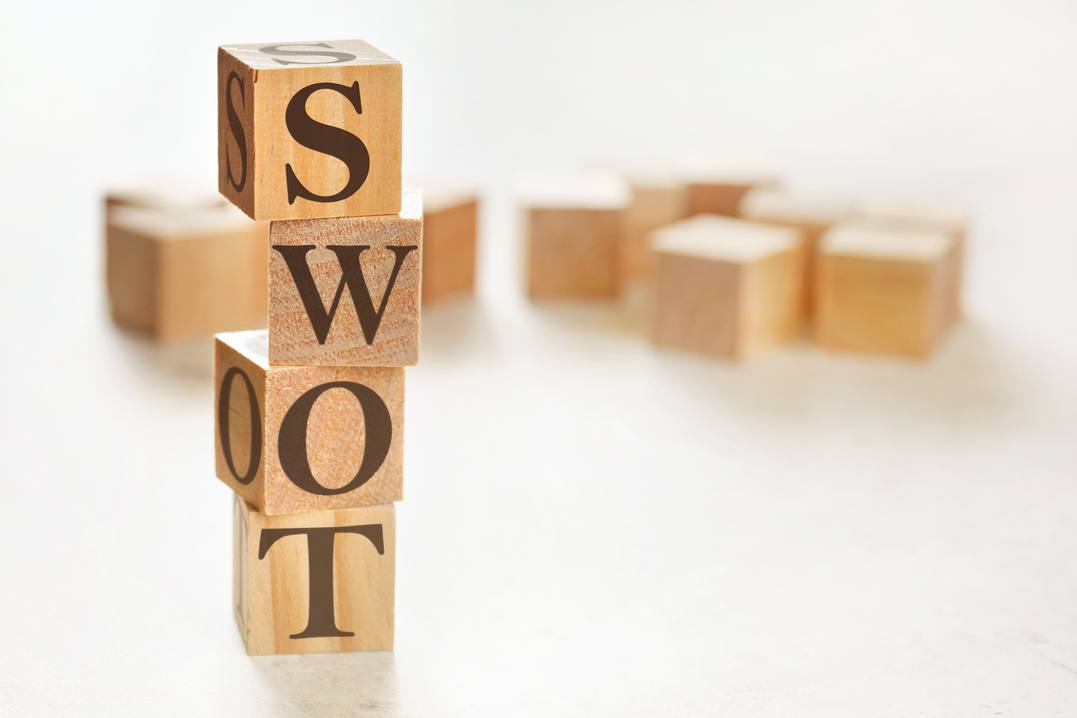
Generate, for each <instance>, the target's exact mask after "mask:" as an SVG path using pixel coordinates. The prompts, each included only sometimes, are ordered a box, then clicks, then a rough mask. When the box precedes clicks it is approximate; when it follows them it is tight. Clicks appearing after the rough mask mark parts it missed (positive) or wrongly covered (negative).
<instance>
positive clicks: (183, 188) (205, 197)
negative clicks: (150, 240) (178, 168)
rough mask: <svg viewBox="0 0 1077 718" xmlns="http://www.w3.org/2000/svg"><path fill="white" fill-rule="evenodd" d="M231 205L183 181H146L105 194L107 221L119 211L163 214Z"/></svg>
mask: <svg viewBox="0 0 1077 718" xmlns="http://www.w3.org/2000/svg"><path fill="white" fill-rule="evenodd" d="M227 204H228V202H227V200H225V199H224V197H222V196H221V195H220V194H219V193H218V192H214V191H207V190H204V189H201V188H199V187H194V186H191V185H188V184H186V183H184V182H182V181H177V180H169V179H163V178H162V179H153V180H147V181H145V182H142V183H139V184H132V185H128V186H123V187H112V188H110V189H109V190H107V192H106V193H105V219H106V221H107V219H108V217H109V216H110V215H111V213H112V210H114V209H118V208H120V207H138V208H141V209H155V210H158V211H162V212H195V211H198V210H202V209H215V208H220V207H224V206H226V205H227Z"/></svg>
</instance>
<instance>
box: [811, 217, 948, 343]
mask: <svg viewBox="0 0 1077 718" xmlns="http://www.w3.org/2000/svg"><path fill="white" fill-rule="evenodd" d="M955 252H956V241H955V240H954V238H953V236H952V235H949V234H946V233H944V232H933V231H926V230H895V229H880V228H872V227H856V226H847V227H836V228H834V229H833V230H831V231H829V232H827V233H826V234H825V235H823V238H822V241H821V245H820V250H819V257H818V282H817V284H816V302H815V304H816V316H815V341H816V342H817V343H818V344H819V345H820V346H822V347H824V348H827V349H836V350H843V351H853V352H863V353H872V354H892V355H901V356H911V357H926V356H928V355H930V354H931V352H932V351H933V350H934V349H935V347H936V346H937V345H938V343H939V340H940V339H941V338H942V337H943V335H944V333H945V330H946V329H947V328H948V327H949V326H950V324H951V322H950V321H949V318H948V315H947V312H948V309H949V305H948V300H949V297H950V296H951V294H952V288H951V283H952V281H953V277H954V272H953V269H952V267H951V265H952V263H953V262H954V261H955V260H956V255H955Z"/></svg>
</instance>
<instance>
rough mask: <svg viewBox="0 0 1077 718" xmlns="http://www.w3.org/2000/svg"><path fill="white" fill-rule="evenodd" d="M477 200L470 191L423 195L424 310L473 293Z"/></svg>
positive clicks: (426, 192)
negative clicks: (429, 306) (435, 304)
mask: <svg viewBox="0 0 1077 718" xmlns="http://www.w3.org/2000/svg"><path fill="white" fill-rule="evenodd" d="M478 231H479V197H478V194H477V193H476V192H474V191H473V190H467V189H451V188H441V187H434V188H433V189H424V191H423V291H422V295H423V296H422V303H423V305H424V306H427V305H430V304H434V303H436V302H439V301H441V300H443V299H447V298H450V297H454V296H459V295H464V294H473V293H474V291H475V258H476V245H477V239H478Z"/></svg>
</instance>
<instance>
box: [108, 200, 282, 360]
mask: <svg viewBox="0 0 1077 718" xmlns="http://www.w3.org/2000/svg"><path fill="white" fill-rule="evenodd" d="M268 234H269V232H268V226H267V225H266V224H264V223H258V222H253V221H251V220H250V219H248V218H247V217H244V216H243V214H242V213H240V212H239V211H237V210H236V209H235V208H234V207H230V206H227V205H222V206H219V207H216V208H212V209H200V210H194V211H182V212H180V211H174V212H173V211H159V210H153V209H140V208H134V207H116V208H114V209H112V210H110V211H109V218H108V221H107V224H106V229H105V273H106V283H107V285H108V297H109V305H110V307H111V311H112V317H113V319H114V321H115V322H116V323H117V324H118V325H120V326H123V327H126V328H128V329H132V330H134V331H138V332H141V333H145V334H149V335H150V336H152V337H153V338H155V339H157V340H159V341H163V342H171V341H179V340H183V339H192V338H199V337H205V338H208V337H211V336H213V335H214V334H215V333H217V332H222V331H235V330H237V329H252V328H256V327H264V326H265V325H266V296H267V293H266V266H267V257H266V243H267V238H268Z"/></svg>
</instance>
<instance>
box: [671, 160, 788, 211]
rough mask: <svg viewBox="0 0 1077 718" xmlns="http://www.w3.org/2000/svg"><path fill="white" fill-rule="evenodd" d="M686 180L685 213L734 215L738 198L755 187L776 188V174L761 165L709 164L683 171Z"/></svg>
mask: <svg viewBox="0 0 1077 718" xmlns="http://www.w3.org/2000/svg"><path fill="white" fill-rule="evenodd" d="M683 180H684V182H685V184H686V192H687V202H688V209H687V214H688V216H690V217H691V216H694V215H697V214H718V215H723V216H726V217H736V216H737V210H738V208H739V207H740V203H741V200H742V199H743V198H744V196H745V195H747V194H748V193H749V192H751V191H752V190H755V189H776V188H777V187H779V186H780V185H781V176H780V174H779V173H778V172H777V171H776V170H773V169H769V168H763V167H747V166H746V167H737V166H727V167H722V166H718V165H716V166H712V167H709V168H703V169H698V168H697V169H689V170H686V171H685V173H684V175H683Z"/></svg>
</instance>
